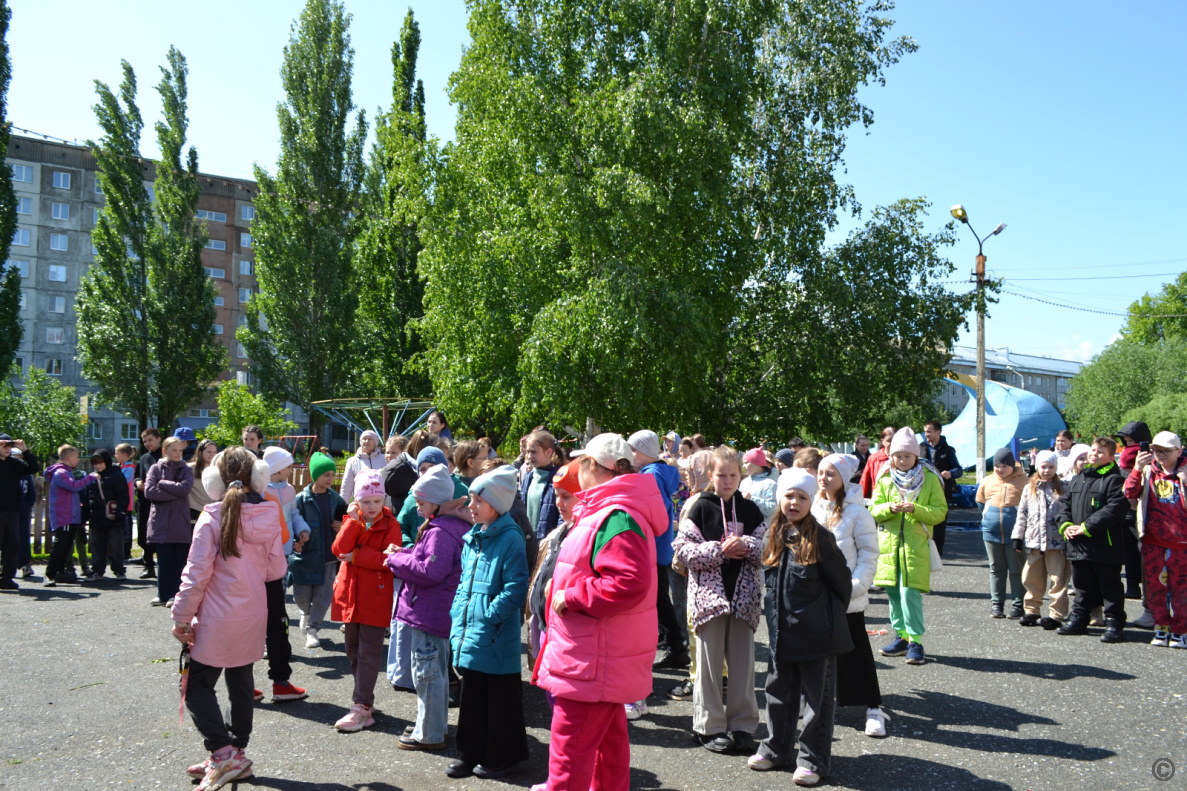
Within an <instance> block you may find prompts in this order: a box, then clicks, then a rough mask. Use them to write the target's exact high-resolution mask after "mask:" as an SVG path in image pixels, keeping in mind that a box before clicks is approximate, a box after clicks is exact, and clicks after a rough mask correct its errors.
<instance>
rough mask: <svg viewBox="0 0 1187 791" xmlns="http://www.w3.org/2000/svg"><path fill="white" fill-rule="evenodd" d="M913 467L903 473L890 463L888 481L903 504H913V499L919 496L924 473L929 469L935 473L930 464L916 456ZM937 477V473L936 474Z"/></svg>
mask: <svg viewBox="0 0 1187 791" xmlns="http://www.w3.org/2000/svg"><path fill="white" fill-rule="evenodd" d="M915 458H916V462H915V466H914V467H912V468H911V469H909V470H907V471H906V472H903V471H902V470H900V469H899V468H898V467H895V466H894V462H893V461H892V462H890V480H891V482H892V483H894V486H895V488H896V489H898V493H899V495H901V496H902V498H903V502H904V503H913V502H915V498H917V497H918V496H919V491H920V490H921V489H922V488H923V479H924V477H925V471H926V470H927V469H929V468H930V469H931V471H932V472H935V471H936V468H935V467H932V466H931V462H929V461H926V460H924V459H922V458H920V457H918V456H916V457H915ZM936 474H937V475H939V473H936Z"/></svg>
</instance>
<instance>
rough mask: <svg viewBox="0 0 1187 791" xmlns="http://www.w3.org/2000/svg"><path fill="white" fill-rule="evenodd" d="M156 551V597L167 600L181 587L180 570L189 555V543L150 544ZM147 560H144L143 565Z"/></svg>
mask: <svg viewBox="0 0 1187 791" xmlns="http://www.w3.org/2000/svg"><path fill="white" fill-rule="evenodd" d="M149 546H151V547H153V548H154V549H155V550H156V552H157V598H158V599H160V600H161V601H166V602H167V601H169V600H170V599H172V598H173V597H174V596H176V595H177V591H178V590H180V589H181V570H182V569H184V568H185V562H186V560H188V559H189V556H190V545H189V544H150V545H149ZM147 564H148V561H145V565H147Z"/></svg>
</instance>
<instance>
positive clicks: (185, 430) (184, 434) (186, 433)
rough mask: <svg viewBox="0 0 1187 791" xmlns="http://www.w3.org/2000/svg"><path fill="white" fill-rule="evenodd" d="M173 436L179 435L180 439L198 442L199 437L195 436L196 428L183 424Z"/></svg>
mask: <svg viewBox="0 0 1187 791" xmlns="http://www.w3.org/2000/svg"><path fill="white" fill-rule="evenodd" d="M173 436H175V437H177V438H178V439H184V440H185V441H186V442H196V441H197V439H198V438H197V437H195V436H194V430H193V429H192V428H190V427H189V426H182V427H181V428H179V429H177V431H174V432H173Z"/></svg>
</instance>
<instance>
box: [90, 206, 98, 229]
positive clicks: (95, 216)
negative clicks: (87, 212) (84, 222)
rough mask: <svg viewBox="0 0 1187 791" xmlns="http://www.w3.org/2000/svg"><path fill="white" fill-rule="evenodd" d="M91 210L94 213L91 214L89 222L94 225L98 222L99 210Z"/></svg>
mask: <svg viewBox="0 0 1187 791" xmlns="http://www.w3.org/2000/svg"><path fill="white" fill-rule="evenodd" d="M91 211H93V212H94V214H93V215H92V216H91V222H93V223H94V224H95V225H98V224H99V210H98V209H91Z"/></svg>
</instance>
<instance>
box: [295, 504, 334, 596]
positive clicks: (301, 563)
mask: <svg viewBox="0 0 1187 791" xmlns="http://www.w3.org/2000/svg"><path fill="white" fill-rule="evenodd" d="M327 491H328V492H329V493H330V513H331V514H335V513H339V512H340V511H345V510H346V501H345V500H343V499H342V496H341V495H340V494H338V492H336V491H334V490H333V489H328V490H327ZM293 507H294V508H295V509H296V511H297V513H299V514H300V515H301V518H302V519H304V520H305V522H306V524H308V525H309V540H308V541H306V542H305V547H304V548H303V549H302V550H301V551H300V552H294V553H292V554H291V555H289V581H288V583H287V584H289V585H322V584H324V583H325V581H326V564H327V563H329V562H330V561H332V560H335V557H334V553H333V552H332V551H331V550H330V547H329V545H327V544H326V542H325V531H324V530H323V529H322V524H321V510H320V509H319V508H318V507H317V503H316V502H314V500H313V487H312V486H306V487H305V488H304V489H302V490H301V491H299V492H297V499H296V500H294V501H293ZM293 537H294V538H296V536H295V535H294V536H293Z"/></svg>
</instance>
